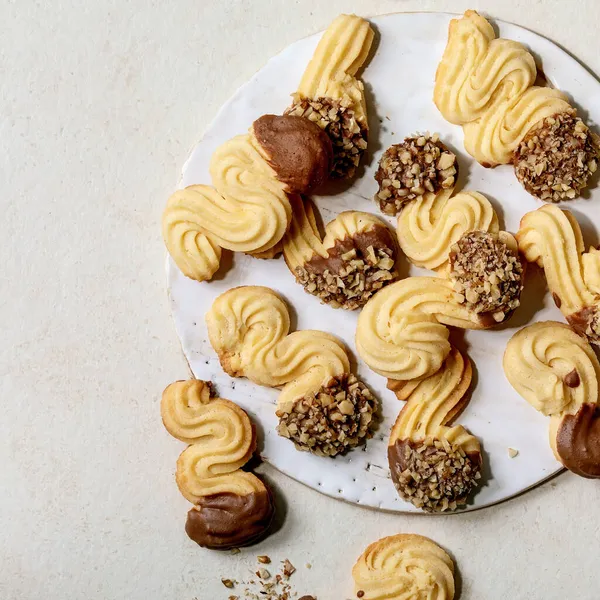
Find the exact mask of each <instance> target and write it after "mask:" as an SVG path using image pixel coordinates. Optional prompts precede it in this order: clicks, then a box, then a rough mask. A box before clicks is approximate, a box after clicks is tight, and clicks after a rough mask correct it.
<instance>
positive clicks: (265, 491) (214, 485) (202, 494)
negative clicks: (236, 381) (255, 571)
mask: <svg viewBox="0 0 600 600" xmlns="http://www.w3.org/2000/svg"><path fill="white" fill-rule="evenodd" d="M161 415H162V419H163V423H164V425H165V428H166V429H167V431H168V432H169V433H170V434H171V435H172V436H173V437H176V438H177V439H179V440H181V441H183V442H186V443H188V444H189V446H188V447H187V448H186V449H185V450H184V451H183V452H182V454H181V455H180V457H179V459H178V460H177V470H176V481H177V485H178V486H179V489H180V491H181V493H182V494H183V495H184V496H185V498H187V499H188V500H189V501H190V502H192V503H193V504H194V506H193V508H192V509H191V510H190V511H189V513H188V517H187V522H186V526H185V530H186V533H187V534H188V536H189V537H190V538H191V539H192V540H193V541H195V542H196V543H197V544H199V545H200V546H203V547H205V548H212V549H229V548H237V547H239V546H243V545H246V544H250V543H252V542H254V541H256V540H257V539H259V538H260V537H262V536H263V535H265V533H266V532H267V530H268V528H269V526H270V524H271V521H272V519H273V514H274V510H275V508H274V502H273V497H272V494H271V491H270V490H269V488H268V487H267V486H266V485H265V484H264V482H263V481H262V480H260V479H259V478H258V477H256V475H254V474H253V473H249V472H247V471H242V467H243V466H244V465H245V464H246V463H247V462H248V460H250V458H251V457H252V455H253V453H254V452H255V450H256V432H255V429H254V427H253V425H252V422H251V421H250V419H249V417H248V415H247V414H246V413H245V412H244V411H243V410H242V409H241V408H240V407H239V406H238V405H237V404H234V403H233V402H231V401H229V400H224V399H223V398H218V397H215V396H214V392H213V388H212V386H211V384H210V383H208V382H205V381H200V380H197V379H192V380H189V381H177V382H175V383H172V384H171V385H169V386H168V387H167V388H166V389H165V391H164V392H163V396H162V400H161ZM216 467H218V469H217V468H216Z"/></svg>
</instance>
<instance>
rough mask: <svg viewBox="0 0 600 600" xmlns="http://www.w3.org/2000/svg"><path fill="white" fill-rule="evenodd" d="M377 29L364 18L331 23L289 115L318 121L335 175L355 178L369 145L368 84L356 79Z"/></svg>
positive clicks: (345, 17)
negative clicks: (329, 145)
mask: <svg viewBox="0 0 600 600" xmlns="http://www.w3.org/2000/svg"><path fill="white" fill-rule="evenodd" d="M373 37H374V33H373V30H372V29H371V26H370V25H369V22H368V21H366V20H365V19H361V18H360V17H357V16H356V15H340V16H339V17H337V18H336V19H335V20H334V21H333V23H331V25H330V26H329V27H328V28H327V30H326V31H325V33H324V34H323V37H322V38H321V40H320V41H319V44H318V46H317V48H316V50H315V53H314V55H313V57H312V59H311V61H310V63H309V64H308V67H307V68H306V70H305V72H304V75H303V76H302V80H301V81H300V85H299V86H298V91H297V92H296V93H295V94H294V99H293V103H292V105H291V106H290V107H289V108H288V109H287V111H286V114H291V115H297V116H302V117H306V118H307V119H309V120H311V121H313V122H314V123H317V125H319V127H321V128H322V129H323V130H324V131H325V132H326V133H327V134H328V135H329V137H330V138H331V141H332V143H333V155H334V162H333V170H332V176H334V177H352V176H353V175H354V172H355V170H356V167H357V166H358V164H359V162H360V159H361V156H362V155H363V153H364V151H365V149H366V148H367V135H368V122H367V106H366V101H365V94H364V86H363V83H362V81H360V80H359V79H357V78H356V75H357V73H358V71H359V70H360V68H361V67H362V66H363V65H364V63H365V61H366V60H367V57H368V55H369V51H370V49H371V44H372V43H373Z"/></svg>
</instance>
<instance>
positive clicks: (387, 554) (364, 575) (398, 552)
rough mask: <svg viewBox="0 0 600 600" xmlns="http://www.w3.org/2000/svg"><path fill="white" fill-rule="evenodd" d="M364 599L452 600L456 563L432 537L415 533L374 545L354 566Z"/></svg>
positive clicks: (391, 537) (356, 589) (396, 536)
mask: <svg viewBox="0 0 600 600" xmlns="http://www.w3.org/2000/svg"><path fill="white" fill-rule="evenodd" d="M352 577H353V578H354V590H355V593H356V595H357V596H359V592H361V591H362V592H363V594H362V595H360V597H361V598H362V599H363V600H453V598H454V590H455V586H454V563H453V562H452V559H451V558H450V556H448V554H447V553H446V552H445V551H444V550H442V548H440V547H439V546H438V545H437V544H436V543H434V542H432V541H431V540H430V539H428V538H426V537H423V536H420V535H414V534H399V535H393V536H390V537H385V538H383V539H381V540H379V541H377V542H375V543H373V544H371V545H370V546H369V547H368V548H367V549H366V550H365V551H364V552H363V554H362V555H361V556H360V558H359V559H358V561H357V562H356V564H355V565H354V567H353V569H352Z"/></svg>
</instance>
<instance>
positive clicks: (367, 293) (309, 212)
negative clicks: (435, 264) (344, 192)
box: [283, 196, 398, 310]
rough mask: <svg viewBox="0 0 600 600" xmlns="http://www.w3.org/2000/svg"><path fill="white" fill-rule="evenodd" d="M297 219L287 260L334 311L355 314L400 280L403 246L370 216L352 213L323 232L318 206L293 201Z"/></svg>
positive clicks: (298, 199) (300, 280) (288, 242)
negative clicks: (398, 266)
mask: <svg viewBox="0 0 600 600" xmlns="http://www.w3.org/2000/svg"><path fill="white" fill-rule="evenodd" d="M290 202H291V205H292V211H293V217H292V222H291V224H290V228H289V230H288V232H287V233H286V235H285V237H284V238H283V255H284V257H285V261H286V263H287V265H288V267H289V269H290V271H291V272H292V273H293V274H294V276H295V277H296V281H298V283H300V284H301V285H303V286H304V289H305V291H306V292H308V293H309V294H312V295H314V296H317V298H319V299H320V300H321V302H323V303H325V304H329V305H330V306H332V307H334V308H345V309H348V310H354V309H356V308H360V307H361V306H363V305H364V304H365V303H366V302H367V300H368V299H369V298H370V297H371V296H372V295H373V294H374V293H375V292H376V291H377V290H379V289H381V288H382V287H383V286H384V285H387V284H388V283H390V282H392V281H394V280H395V279H397V277H398V273H397V271H396V264H395V263H396V254H397V252H396V250H397V244H396V241H395V240H394V235H393V233H392V231H391V230H390V228H389V227H388V225H387V224H386V223H385V222H384V221H382V220H381V219H379V218H378V217H376V216H374V215H371V214H369V213H364V212H358V211H346V212H343V213H341V214H339V215H338V216H337V217H336V218H335V219H334V220H333V221H331V222H330V223H329V224H328V225H327V227H326V228H325V237H324V238H323V240H321V235H320V233H319V229H318V227H317V223H316V219H315V215H314V209H313V205H312V203H311V202H310V201H309V200H304V201H303V200H302V198H301V197H300V196H295V197H291V198H290Z"/></svg>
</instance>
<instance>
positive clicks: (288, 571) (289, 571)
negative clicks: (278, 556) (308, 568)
mask: <svg viewBox="0 0 600 600" xmlns="http://www.w3.org/2000/svg"><path fill="white" fill-rule="evenodd" d="M295 572H296V567H295V566H294V565H293V564H292V563H291V562H290V561H289V560H288V559H287V558H286V559H285V560H284V561H283V574H284V575H285V576H286V577H290V576H291V575H293V574H294V573H295Z"/></svg>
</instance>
